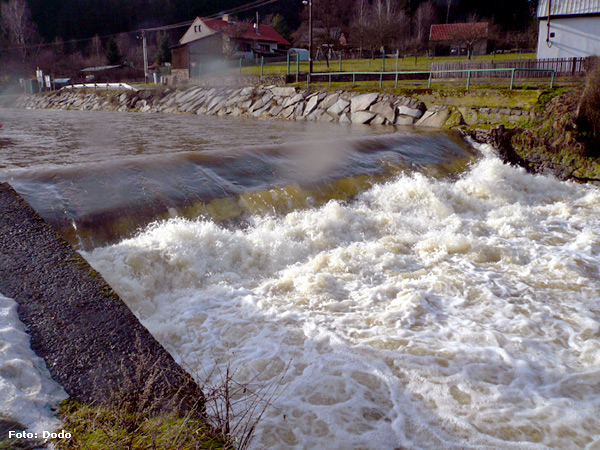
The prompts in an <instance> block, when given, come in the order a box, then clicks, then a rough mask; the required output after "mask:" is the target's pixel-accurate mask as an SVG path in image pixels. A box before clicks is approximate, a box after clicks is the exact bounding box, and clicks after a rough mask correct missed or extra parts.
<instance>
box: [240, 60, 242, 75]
mask: <svg viewBox="0 0 600 450" xmlns="http://www.w3.org/2000/svg"><path fill="white" fill-rule="evenodd" d="M241 74H242V58H240V75H241Z"/></svg>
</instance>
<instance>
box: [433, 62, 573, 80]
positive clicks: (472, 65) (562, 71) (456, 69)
mask: <svg viewBox="0 0 600 450" xmlns="http://www.w3.org/2000/svg"><path fill="white" fill-rule="evenodd" d="M491 69H526V70H519V71H518V72H517V73H516V76H517V77H519V78H537V77H544V76H546V75H545V74H544V73H543V72H532V71H531V70H533V69H535V70H541V69H544V70H554V71H555V73H556V76H558V77H569V76H579V75H583V74H584V73H585V58H562V59H523V60H517V61H444V62H433V63H431V70H432V71H433V72H437V73H436V75H434V78H440V77H444V78H446V77H452V78H466V77H467V76H468V74H467V71H468V70H470V71H471V77H474V78H493V77H503V76H504V75H503V74H502V73H501V72H485V71H489V70H491ZM475 70H478V71H480V72H475Z"/></svg>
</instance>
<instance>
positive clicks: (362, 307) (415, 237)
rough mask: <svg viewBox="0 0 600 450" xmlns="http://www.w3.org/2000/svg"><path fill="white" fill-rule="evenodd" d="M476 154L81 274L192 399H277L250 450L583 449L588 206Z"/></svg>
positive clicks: (129, 247)
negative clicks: (226, 389)
mask: <svg viewBox="0 0 600 450" xmlns="http://www.w3.org/2000/svg"><path fill="white" fill-rule="evenodd" d="M482 151H484V153H485V156H484V157H482V158H481V159H480V160H479V161H478V162H476V163H474V164H473V165H472V166H471V167H470V168H469V169H468V170H467V171H466V172H465V173H463V175H462V176H461V177H460V178H459V179H457V180H450V179H447V178H432V177H427V176H425V175H423V174H420V173H404V174H401V175H399V176H397V177H395V178H394V179H392V180H390V181H389V182H387V183H384V184H378V185H376V186H374V187H372V188H370V189H369V190H367V191H365V192H363V193H362V194H360V195H358V196H357V197H356V198H355V199H353V200H352V201H348V202H346V201H335V200H332V201H330V202H328V203H326V204H325V205H323V206H320V207H318V208H307V209H302V210H297V211H294V212H291V213H288V214H285V215H272V216H269V215H266V216H265V215H262V216H258V215H257V216H254V217H252V218H251V219H250V220H249V222H248V224H247V226H245V227H243V228H241V227H240V228H231V227H229V228H228V227H225V226H222V225H219V224H218V223H215V222H212V221H210V220H203V219H202V218H199V219H197V220H187V219H177V218H174V219H170V220H166V221H161V222H157V223H154V224H152V225H151V226H150V227H148V228H147V229H145V230H144V231H143V232H141V233H139V235H137V236H136V237H134V238H132V239H127V240H123V241H121V242H120V243H118V244H115V245H110V246H106V247H102V248H97V249H95V250H93V251H91V252H84V256H85V257H86V258H87V259H88V260H89V261H90V262H91V264H92V265H93V266H94V267H95V268H97V269H98V270H99V271H100V272H101V273H102V274H103V276H104V277H105V278H106V279H107V281H108V282H109V283H110V284H111V285H112V286H113V287H114V288H115V289H116V290H117V291H118V293H119V294H120V295H121V296H122V298H123V299H124V300H125V301H126V302H127V303H128V305H129V306H130V307H131V309H132V310H133V311H134V312H135V313H136V314H137V315H138V316H139V317H140V319H141V320H142V322H143V324H144V325H145V326H146V327H148V329H149V330H150V331H151V332H152V334H153V335H154V336H155V337H156V338H157V339H158V340H159V341H160V342H161V343H162V344H163V345H164V346H165V347H166V348H167V349H168V350H169V351H170V352H171V353H172V354H173V355H174V357H175V358H176V359H177V361H178V362H180V363H181V364H182V365H183V366H184V367H185V368H187V369H188V370H189V371H190V372H191V373H192V374H193V375H194V376H196V377H197V379H198V380H199V381H201V382H204V381H205V379H206V377H207V373H212V374H213V378H214V377H215V376H216V377H218V372H219V370H220V371H221V372H224V371H225V368H226V366H227V364H230V365H231V367H232V369H233V371H234V372H233V373H234V378H235V380H236V381H238V382H240V383H248V391H247V392H248V395H249V396H250V395H251V394H252V393H254V392H260V391H261V389H262V390H265V389H268V388H269V385H270V384H271V383H274V382H276V383H277V384H278V386H279V387H278V391H277V395H276V397H274V398H273V400H272V402H271V403H272V405H271V406H270V407H269V408H268V409H267V411H266V413H265V416H264V417H263V418H262V420H261V421H260V423H259V427H258V429H257V431H256V436H255V439H254V441H253V445H254V447H255V448H263V447H264V448H269V449H271V448H296V449H301V448H320V449H339V448H344V449H354V448H356V449H358V448H363V449H393V448H457V449H458V448H461V449H462V448H486V449H487V448H502V449H506V448H526V449H542V448H561V449H566V448H590V449H591V448H598V447H599V446H600V326H599V319H600V302H599V299H600V276H599V275H600V274H599V263H600V223H599V212H600V190H599V189H598V188H597V187H593V186H588V185H577V184H572V183H564V182H560V181H557V180H555V179H552V178H549V177H544V176H533V175H529V174H527V173H525V172H524V171H523V170H521V169H518V168H515V167H511V166H507V165H504V164H502V162H501V161H500V160H499V159H498V158H497V157H495V156H494V155H493V154H492V152H491V150H490V149H489V148H483V149H482ZM215 365H216V366H217V368H218V370H217V372H216V375H215V372H211V369H212V368H213V367H214V366H215ZM211 381H213V382H216V381H215V380H211ZM241 407H243V406H242V405H240V408H241Z"/></svg>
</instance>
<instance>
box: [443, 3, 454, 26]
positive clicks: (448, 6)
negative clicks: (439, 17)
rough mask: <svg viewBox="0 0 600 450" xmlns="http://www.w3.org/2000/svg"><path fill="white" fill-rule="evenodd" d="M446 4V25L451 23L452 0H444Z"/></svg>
mask: <svg viewBox="0 0 600 450" xmlns="http://www.w3.org/2000/svg"><path fill="white" fill-rule="evenodd" d="M444 2H445V3H446V23H450V22H449V21H450V7H451V6H452V0H444Z"/></svg>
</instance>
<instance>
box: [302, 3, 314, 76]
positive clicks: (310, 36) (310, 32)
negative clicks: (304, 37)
mask: <svg viewBox="0 0 600 450" xmlns="http://www.w3.org/2000/svg"><path fill="white" fill-rule="evenodd" d="M302 3H303V4H305V5H306V4H308V73H312V72H313V57H312V56H313V51H312V41H313V26H312V0H303V1H302Z"/></svg>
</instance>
